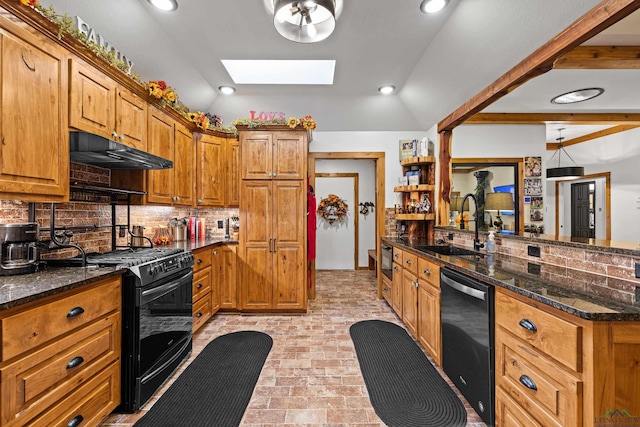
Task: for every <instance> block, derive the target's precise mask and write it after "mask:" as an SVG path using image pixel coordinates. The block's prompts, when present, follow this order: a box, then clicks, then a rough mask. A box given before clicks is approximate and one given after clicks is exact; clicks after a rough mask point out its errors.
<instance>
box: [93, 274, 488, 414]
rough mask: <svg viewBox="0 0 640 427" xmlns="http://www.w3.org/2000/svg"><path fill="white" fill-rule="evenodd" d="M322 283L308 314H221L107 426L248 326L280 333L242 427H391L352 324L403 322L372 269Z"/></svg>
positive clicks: (329, 277) (321, 278)
mask: <svg viewBox="0 0 640 427" xmlns="http://www.w3.org/2000/svg"><path fill="white" fill-rule="evenodd" d="M316 280H317V292H316V299H315V300H313V301H309V308H308V313H307V314H306V315H294V316H273V315H269V316H266V315H251V316H249V315H237V314H225V313H219V314H217V315H215V316H214V317H213V318H212V319H211V320H209V322H208V323H207V324H206V325H205V326H203V327H202V328H201V329H200V330H199V331H198V332H197V333H196V334H195V336H194V348H193V354H192V355H191V357H190V358H189V360H188V361H187V363H185V364H183V366H182V367H181V368H180V370H179V371H178V372H176V374H175V375H174V376H173V378H171V379H170V380H169V381H167V383H166V384H165V385H164V386H163V387H162V389H161V390H159V391H158V393H156V395H155V396H154V397H152V398H151V400H150V401H149V402H148V403H147V404H146V405H145V406H144V407H143V408H142V410H141V411H140V412H138V413H137V414H112V415H110V416H109V417H108V418H107V419H106V420H105V421H104V422H103V423H102V424H101V426H103V427H116V426H118V427H124V426H132V425H133V424H134V423H135V422H136V420H138V419H139V418H141V417H142V416H143V415H144V414H145V412H146V411H147V410H148V409H149V408H150V407H151V406H152V405H153V403H154V402H155V401H156V400H157V398H158V397H159V396H161V395H162V393H163V392H164V390H166V389H167V388H168V387H169V386H170V385H171V382H172V381H173V379H174V378H175V377H177V376H178V375H179V374H180V372H181V371H182V370H184V368H185V367H186V366H187V365H188V363H190V362H191V361H192V360H193V359H194V358H195V357H196V356H197V355H198V353H199V352H200V351H201V350H202V349H203V348H204V347H205V346H206V345H207V344H208V343H209V342H210V341H211V340H213V339H214V338H216V337H218V336H220V335H223V334H227V333H230V332H236V331H241V330H254V331H261V332H264V333H267V334H269V335H270V336H271V337H272V338H273V348H272V350H271V353H270V354H269V357H268V358H267V361H266V364H265V366H264V368H263V370H262V374H261V375H260V379H259V380H258V383H257V384H256V388H255V390H254V393H253V396H252V398H251V401H250V402H249V406H248V408H247V411H246V412H245V414H244V418H243V420H242V423H241V426H243V427H268V426H318V427H320V426H324V427H343V426H358V427H373V426H384V425H385V424H384V423H383V422H382V421H381V420H380V418H378V416H377V415H376V413H375V411H374V410H373V408H372V406H371V403H370V401H369V397H368V394H367V388H366V386H365V384H364V381H363V379H362V376H361V374H360V368H359V365H358V360H357V358H356V355H355V350H354V348H353V343H352V341H351V338H350V336H349V327H350V326H351V325H352V324H353V323H355V322H358V321H360V320H369V319H378V320H386V321H389V322H393V323H396V324H399V325H402V322H401V321H400V319H399V318H398V317H397V316H396V315H395V313H394V312H393V310H392V309H391V308H390V307H389V305H388V304H387V303H386V302H385V301H384V300H378V299H377V298H376V283H377V282H376V279H375V278H374V277H373V272H371V271H368V270H359V271H318V272H317V277H316ZM439 371H440V373H441V374H443V373H442V371H441V370H440V369H439ZM443 375H444V374H443ZM445 378H446V376H445ZM462 400H463V402H464V398H462ZM465 407H467V414H468V415H467V420H468V422H467V427H481V426H485V424H484V423H482V421H481V419H480V417H479V416H478V415H477V414H476V413H475V412H474V411H473V409H471V407H470V406H469V405H468V404H467V403H466V402H465ZM212 427H215V426H212ZM443 427H446V426H443Z"/></svg>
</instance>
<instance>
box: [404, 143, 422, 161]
mask: <svg viewBox="0 0 640 427" xmlns="http://www.w3.org/2000/svg"><path fill="white" fill-rule="evenodd" d="M417 149H418V140H417V139H401V140H400V161H403V160H404V159H408V158H409V157H413V156H414V154H415V153H416V150H417Z"/></svg>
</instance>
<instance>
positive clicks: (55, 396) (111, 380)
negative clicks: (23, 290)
mask: <svg viewBox="0 0 640 427" xmlns="http://www.w3.org/2000/svg"><path fill="white" fill-rule="evenodd" d="M121 305H122V303H121V280H120V278H119V277H118V278H112V279H106V280H103V281H100V282H98V283H96V284H93V285H87V286H85V287H82V288H80V289H77V290H73V291H68V292H63V293H61V294H59V295H55V296H52V297H49V298H46V299H43V300H41V301H35V302H33V303H28V304H25V305H24V306H20V307H16V308H14V309H8V310H6V311H5V312H2V314H1V315H0V328H1V332H0V336H1V337H2V360H1V361H0V376H1V378H2V381H1V382H0V387H1V396H2V406H1V407H2V411H0V426H2V427H11V426H24V425H80V424H79V422H80V421H82V425H83V426H85V425H87V426H96V425H99V423H100V422H101V421H102V420H103V419H104V418H106V416H107V415H108V414H109V413H111V411H113V410H114V409H115V408H116V406H118V405H119V404H120V354H121V350H120V349H121V330H122V320H121ZM76 313H77V314H76Z"/></svg>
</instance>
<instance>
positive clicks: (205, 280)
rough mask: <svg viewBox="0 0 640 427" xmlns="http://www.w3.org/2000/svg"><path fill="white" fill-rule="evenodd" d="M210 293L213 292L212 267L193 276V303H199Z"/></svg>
mask: <svg viewBox="0 0 640 427" xmlns="http://www.w3.org/2000/svg"><path fill="white" fill-rule="evenodd" d="M209 292H211V267H207V268H205V269H202V270H199V271H196V272H195V273H194V274H193V301H198V300H199V299H200V298H202V297H203V296H204V295H206V294H208V293H209Z"/></svg>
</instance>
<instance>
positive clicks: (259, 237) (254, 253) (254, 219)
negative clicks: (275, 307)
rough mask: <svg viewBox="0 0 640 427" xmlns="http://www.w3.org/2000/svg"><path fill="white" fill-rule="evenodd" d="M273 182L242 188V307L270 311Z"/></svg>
mask: <svg viewBox="0 0 640 427" xmlns="http://www.w3.org/2000/svg"><path fill="white" fill-rule="evenodd" d="M271 187H272V185H271V182H270V181H243V182H242V185H241V187H240V200H241V202H242V206H243V208H242V209H241V210H240V224H241V226H240V233H241V235H240V245H241V247H240V249H239V250H240V254H241V257H242V258H241V259H242V266H241V277H240V308H241V309H242V310H260V309H270V308H271V307H272V301H273V269H272V264H273V260H272V258H273V256H272V255H273V239H272V229H271V224H272V222H273V221H272V216H271V215H272V200H271Z"/></svg>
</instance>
